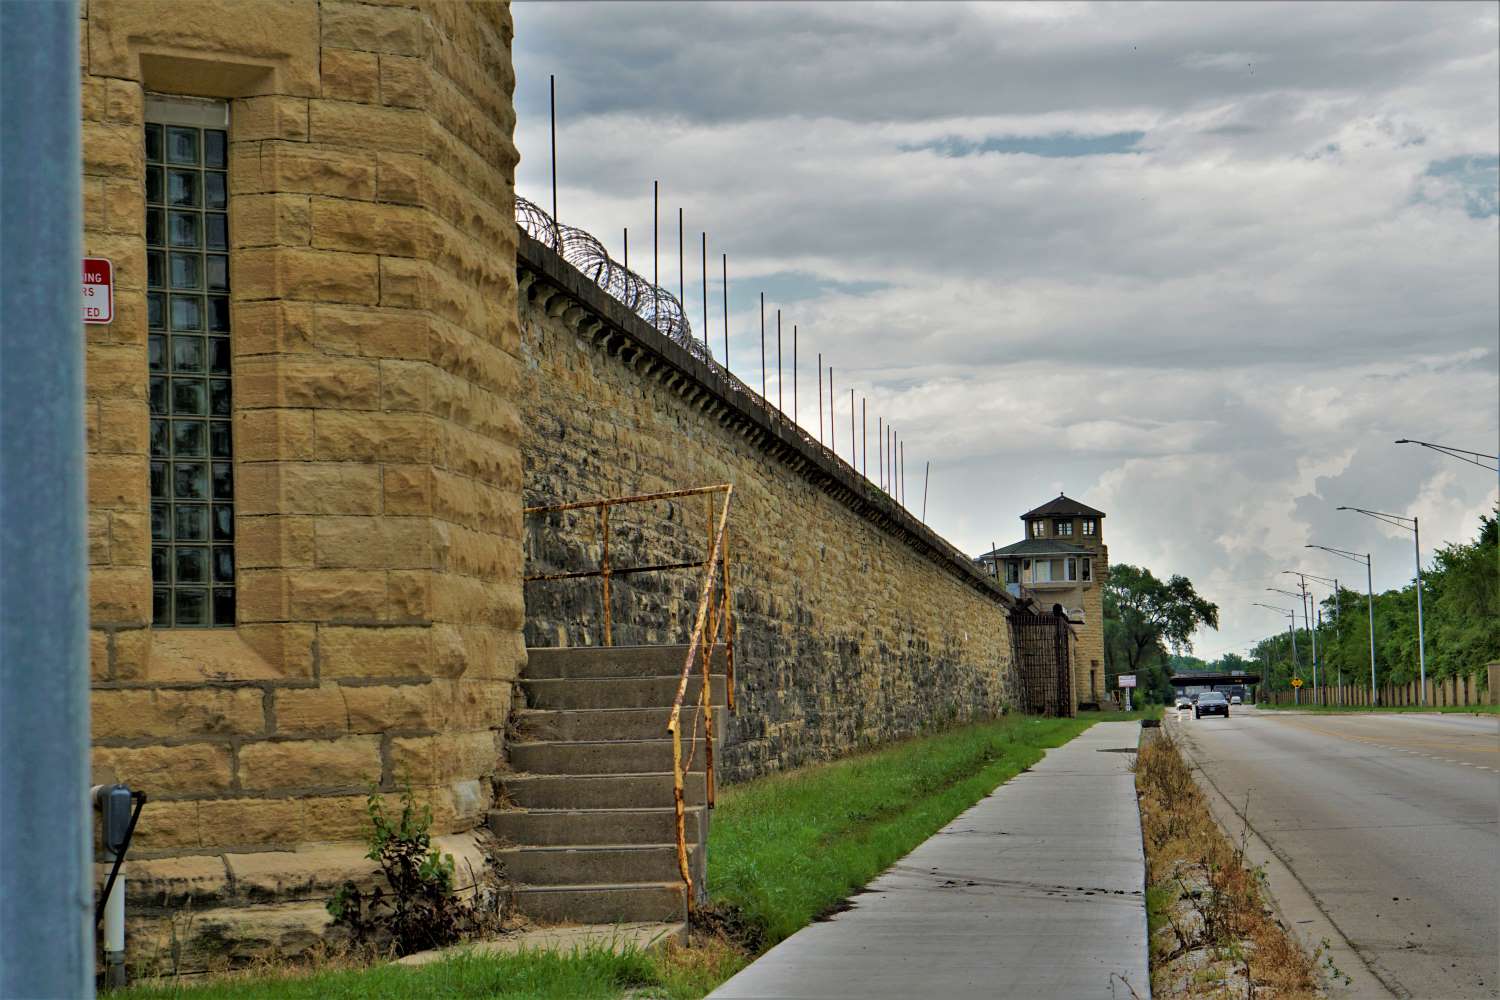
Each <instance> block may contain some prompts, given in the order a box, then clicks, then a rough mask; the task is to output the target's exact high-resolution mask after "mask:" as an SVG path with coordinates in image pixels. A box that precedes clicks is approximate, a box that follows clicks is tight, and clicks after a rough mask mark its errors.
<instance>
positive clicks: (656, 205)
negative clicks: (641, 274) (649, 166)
mask: <svg viewBox="0 0 1500 1000" xmlns="http://www.w3.org/2000/svg"><path fill="white" fill-rule="evenodd" d="M660 206H661V191H660V183H659V182H657V181H652V182H651V313H652V315H653V317H654V316H655V314H656V296H657V294H658V291H659V289H660V288H661V256H660V254H658V253H657V249H656V247H657V241H658V239H659V237H660V233H659V231H658V230H660V228H661V227H660V225H659V223H658V218H659V216H660V212H659V209H660Z"/></svg>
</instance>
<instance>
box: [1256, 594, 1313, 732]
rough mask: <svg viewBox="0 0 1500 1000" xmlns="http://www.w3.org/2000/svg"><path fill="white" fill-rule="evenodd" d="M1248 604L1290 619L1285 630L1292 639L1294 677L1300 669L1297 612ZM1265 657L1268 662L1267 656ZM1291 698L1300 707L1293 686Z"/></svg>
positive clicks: (1298, 693)
mask: <svg viewBox="0 0 1500 1000" xmlns="http://www.w3.org/2000/svg"><path fill="white" fill-rule="evenodd" d="M1266 589H1267V590H1270V589H1271V588H1270V587H1267V588H1266ZM1250 603H1252V604H1254V605H1255V606H1256V607H1257V608H1268V609H1270V610H1271V611H1275V612H1276V613H1277V614H1282V615H1286V616H1288V617H1289V618H1290V619H1291V620H1290V621H1289V622H1288V623H1287V627H1286V630H1287V632H1288V633H1289V634H1290V635H1291V637H1292V676H1294V677H1295V676H1296V675H1297V674H1298V673H1300V672H1301V669H1302V668H1301V665H1300V664H1298V663H1297V612H1295V611H1292V610H1291V609H1290V608H1278V607H1276V606H1275V605H1274V604H1262V603H1261V602H1260V601H1251V602H1250ZM1267 656H1268V662H1269V654H1267ZM1268 680H1269V678H1268ZM1292 698H1293V699H1294V700H1295V701H1296V703H1297V704H1299V705H1300V704H1301V703H1302V691H1301V690H1300V689H1299V688H1297V687H1296V686H1295V685H1293V687H1292Z"/></svg>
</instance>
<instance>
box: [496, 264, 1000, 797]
mask: <svg viewBox="0 0 1500 1000" xmlns="http://www.w3.org/2000/svg"><path fill="white" fill-rule="evenodd" d="M517 266H518V268H519V270H520V273H521V278H520V281H521V285H522V288H523V294H522V296H521V300H520V316H521V358H522V369H521V372H522V374H521V381H520V387H519V389H520V399H521V409H522V411H523V413H525V414H526V418H527V419H526V421H525V427H524V436H523V439H522V445H521V451H522V455H523V458H524V461H525V495H526V502H527V504H528V505H529V506H543V505H548V504H554V503H563V502H569V501H574V500H584V499H595V498H600V497H617V496H628V495H637V494H644V493H654V492H659V491H666V490H672V489H685V488H689V487H694V486H707V485H711V484H714V483H733V484H734V499H733V503H732V507H731V518H730V531H731V535H732V548H731V552H732V556H733V565H732V568H731V573H732V574H733V582H734V587H733V593H734V607H735V615H736V618H737V626H738V627H737V632H736V647H735V649H736V663H737V664H738V668H737V684H736V691H737V696H738V699H739V705H738V711H737V712H736V713H735V715H734V716H732V717H731V719H730V723H729V725H730V735H729V737H728V739H727V741H726V742H727V745H726V746H725V747H724V748H723V751H722V757H721V761H722V764H721V768H722V770H721V774H722V775H723V776H724V777H725V778H726V779H728V780H743V779H745V778H749V777H752V776H755V775H758V774H763V773H765V772H768V771H774V770H777V769H781V768H789V767H795V766H797V765H799V764H802V763H806V762H808V761H811V760H818V759H827V758H831V757H835V756H838V755H841V754H844V753H847V752H849V751H851V750H854V749H858V748H861V747H867V746H872V745H874V744H877V743H882V742H886V741H888V740H892V739H898V738H900V737H903V736H909V735H912V734H914V733H917V732H920V731H923V730H926V729H931V728H933V727H935V726H941V725H945V724H949V723H956V722H965V721H971V720H975V719H984V718H992V717H994V716H996V715H998V714H1000V712H1001V711H1002V709H1003V707H1004V706H1005V705H1006V704H1007V703H1008V701H1009V700H1010V699H1009V697H1008V685H1009V683H1010V658H1011V639H1010V631H1009V628H1008V624H1007V618H1006V610H1007V608H1008V607H1010V606H1012V605H1013V601H1012V599H1011V598H1010V597H1009V596H1008V595H1006V594H1005V593H1004V592H1002V591H1001V590H1000V589H999V588H997V587H996V586H995V585H994V584H993V583H992V582H991V581H990V580H989V578H988V577H987V576H985V575H984V574H983V573H982V572H980V571H979V570H978V569H976V568H975V567H974V566H973V564H972V563H971V562H970V561H969V559H968V558H967V557H965V556H964V555H963V554H961V553H959V552H958V551H957V550H955V549H953V548H952V546H950V545H949V544H948V543H947V542H945V541H944V540H943V539H941V538H940V537H939V536H937V535H936V534H935V533H933V532H932V531H931V530H929V529H927V528H926V527H925V526H924V525H922V524H921V523H920V521H919V520H918V519H917V518H916V517H914V516H913V515H911V514H910V513H908V512H907V511H905V510H903V509H902V508H900V507H899V506H898V505H897V504H896V503H895V502H894V501H893V500H892V499H891V498H890V497H889V496H887V495H886V494H884V493H882V492H881V491H879V490H877V489H876V488H875V487H874V486H872V485H870V484H869V483H868V482H866V481H865V480H864V479H863V478H862V477H859V476H857V475H856V474H854V473H853V472H852V470H850V469H849V468H848V467H847V466H844V465H843V464H842V463H841V462H839V461H837V460H836V459H834V458H832V457H831V456H829V455H828V454H827V453H826V452H825V451H824V450H823V449H822V448H820V447H818V446H817V445H816V444H813V445H808V444H807V443H806V442H804V441H802V440H801V439H800V438H799V437H798V436H797V435H796V434H795V433H793V432H792V431H791V429H790V428H791V424H790V421H789V420H786V419H784V418H782V417H780V416H779V415H777V414H775V413H774V412H768V411H767V410H766V409H764V408H763V407H760V406H757V405H754V404H753V403H750V402H748V401H747V400H746V397H744V396H743V394H740V393H736V392H734V391H732V390H731V388H730V387H729V384H728V383H727V382H725V381H724V380H723V379H722V378H721V377H720V376H719V374H718V373H717V372H716V371H715V370H714V369H711V368H710V367H709V366H707V365H704V364H703V363H702V362H700V361H698V360H697V359H695V358H693V357H692V356H691V355H689V354H688V352H687V351H685V350H683V349H682V348H681V347H679V346H678V345H676V344H675V343H673V342H672V341H670V340H669V339H668V338H666V337H664V336H662V335H661V334H660V333H658V332H657V331H656V330H655V329H654V328H652V327H651V326H650V325H649V324H647V323H646V322H645V321H643V320H641V319H640V318H639V317H638V316H636V315H635V314H634V313H632V312H630V311H629V310H627V309H626V308H625V307H624V306H622V305H621V304H620V303H618V302H617V301H615V300H614V299H612V298H610V297H609V296H608V295H606V294H605V293H604V292H603V291H601V290H600V289H599V288H598V287H597V286H595V285H594V284H593V283H592V282H590V281H588V280H587V279H586V278H585V277H584V276H583V275H582V274H580V273H579V272H578V271H576V270H575V269H573V268H572V267H571V266H569V265H568V264H566V263H565V262H563V261H562V260H561V259H560V258H559V257H558V256H557V255H556V254H555V253H553V252H552V251H551V250H549V249H547V248H545V247H544V246H542V245H541V244H540V243H537V242H536V241H534V240H531V239H529V238H527V237H524V236H523V237H522V240H521V248H520V252H519V255H518V260H517ZM611 517H612V520H611V562H612V564H614V565H617V566H626V565H631V564H636V565H640V564H646V563H661V562H677V561H684V562H685V561H690V560H692V559H701V558H702V557H703V555H704V553H705V551H706V548H707V544H708V540H707V537H706V535H707V526H706V520H707V514H706V511H705V510H704V508H703V506H702V504H701V502H700V501H699V498H693V499H690V500H688V501H686V502H681V501H672V502H664V503H660V504H654V505H650V506H649V507H646V508H644V509H642V508H632V507H623V508H616V513H615V514H612V515H611ZM526 538H527V547H528V556H529V559H530V562H531V568H530V569H529V570H528V571H529V572H550V571H554V570H556V569H559V568H566V569H569V570H576V569H580V568H585V567H588V568H592V567H594V566H597V565H598V562H599V559H600V555H601V553H600V538H599V536H598V534H597V532H596V530H595V527H594V521H593V515H592V512H575V513H572V514H568V515H550V516H538V517H534V518H532V519H531V520H530V523H529V524H528V525H527V535H526ZM699 586H700V580H699V577H698V576H697V575H696V574H695V573H693V572H684V573H672V574H669V573H662V574H646V575H642V576H633V577H623V578H619V579H617V580H615V582H614V583H613V585H612V593H611V596H612V602H611V604H612V612H613V620H614V622H615V623H616V624H615V626H614V630H613V631H614V641H615V643H616V644H627V643H643V644H644V643H662V642H684V641H686V640H687V637H688V635H689V633H690V631H691V628H692V619H693V614H694V611H695V609H696V604H697V599H698V592H699ZM601 593H602V591H601V588H600V587H599V586H598V581H595V580H585V581H564V582H555V581H548V582H536V583H532V584H528V585H527V594H526V609H527V624H526V630H527V639H528V643H529V644H530V645H532V646H540V645H582V644H597V643H600V642H601V641H602V638H601V636H602V618H603V613H602V612H603V609H602V604H601Z"/></svg>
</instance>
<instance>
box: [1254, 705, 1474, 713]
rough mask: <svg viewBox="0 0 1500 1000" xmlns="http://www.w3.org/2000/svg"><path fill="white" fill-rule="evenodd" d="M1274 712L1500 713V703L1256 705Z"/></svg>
mask: <svg viewBox="0 0 1500 1000" xmlns="http://www.w3.org/2000/svg"><path fill="white" fill-rule="evenodd" d="M1255 707H1256V708H1263V709H1269V710H1271V711H1273V712H1308V713H1311V714H1314V715H1343V714H1348V713H1359V712H1440V713H1442V714H1444V715H1500V705H1443V706H1441V707H1438V706H1433V705H1379V706H1371V705H1256V706H1255Z"/></svg>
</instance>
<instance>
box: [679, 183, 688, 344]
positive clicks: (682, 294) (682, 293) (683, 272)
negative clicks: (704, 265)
mask: <svg viewBox="0 0 1500 1000" xmlns="http://www.w3.org/2000/svg"><path fill="white" fill-rule="evenodd" d="M686 250H687V244H685V243H684V242H683V240H682V209H681V208H680V207H679V208H678V209H677V304H678V305H679V306H681V307H682V321H683V322H684V323H686V322H687V268H685V267H684V266H683V263H682V258H683V256H684V255H685V252H686Z"/></svg>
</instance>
